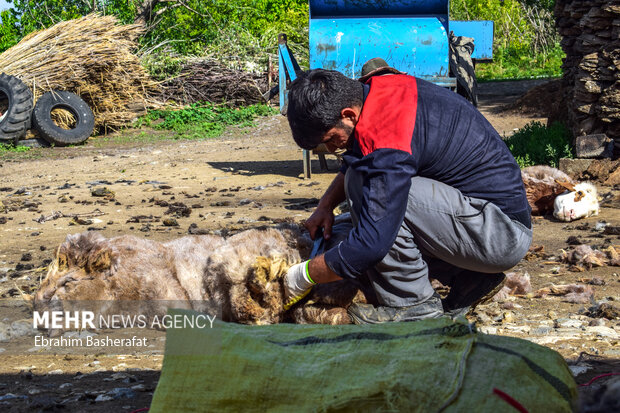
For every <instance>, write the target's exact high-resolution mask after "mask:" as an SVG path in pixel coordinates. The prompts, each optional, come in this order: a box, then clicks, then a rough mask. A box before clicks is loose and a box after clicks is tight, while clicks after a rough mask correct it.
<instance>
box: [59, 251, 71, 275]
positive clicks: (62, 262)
mask: <svg viewBox="0 0 620 413" xmlns="http://www.w3.org/2000/svg"><path fill="white" fill-rule="evenodd" d="M56 265H57V267H58V271H63V270H66V269H67V268H68V267H69V257H67V255H66V254H65V253H64V252H61V251H60V248H59V249H58V254H57V257H56Z"/></svg>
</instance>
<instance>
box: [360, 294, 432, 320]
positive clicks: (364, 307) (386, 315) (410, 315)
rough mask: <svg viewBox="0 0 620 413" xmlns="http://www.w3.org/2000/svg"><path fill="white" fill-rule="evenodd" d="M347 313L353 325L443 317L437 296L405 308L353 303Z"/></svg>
mask: <svg viewBox="0 0 620 413" xmlns="http://www.w3.org/2000/svg"><path fill="white" fill-rule="evenodd" d="M348 313H349V316H351V319H352V320H353V322H354V323H355V324H380V323H387V322H399V321H418V320H424V319H426V318H438V317H441V316H442V315H443V307H442V305H441V298H440V297H439V295H438V294H433V295H432V296H431V298H429V299H428V300H426V301H424V302H423V303H420V304H415V305H410V306H407V307H385V306H374V305H372V304H360V303H353V304H351V305H350V306H349V309H348Z"/></svg>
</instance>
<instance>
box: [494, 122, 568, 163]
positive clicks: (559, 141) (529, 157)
mask: <svg viewBox="0 0 620 413" xmlns="http://www.w3.org/2000/svg"><path fill="white" fill-rule="evenodd" d="M570 136H571V135H570V132H569V130H568V129H567V128H566V126H564V124H562V123H559V122H555V123H553V124H552V125H551V126H550V127H546V126H545V125H543V124H542V123H540V122H532V123H529V124H527V125H525V126H524V127H523V128H521V129H519V130H518V131H517V132H515V133H514V135H512V136H511V137H509V138H508V139H506V140H505V142H506V145H507V146H508V149H510V152H512V155H513V156H514V157H515V159H516V161H517V163H518V164H519V167H521V168H524V167H526V166H531V165H549V166H553V167H555V168H557V167H558V165H559V162H560V158H573V157H574V156H573V148H572V147H571V144H570V142H571V137H570Z"/></svg>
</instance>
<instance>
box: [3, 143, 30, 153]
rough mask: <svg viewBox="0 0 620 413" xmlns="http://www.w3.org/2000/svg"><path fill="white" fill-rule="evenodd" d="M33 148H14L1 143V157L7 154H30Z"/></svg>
mask: <svg viewBox="0 0 620 413" xmlns="http://www.w3.org/2000/svg"><path fill="white" fill-rule="evenodd" d="M30 149H31V148H30V147H28V146H14V145H11V144H7V143H0V155H3V154H5V153H7V152H28V151H29V150H30Z"/></svg>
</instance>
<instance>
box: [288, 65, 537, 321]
mask: <svg viewBox="0 0 620 413" xmlns="http://www.w3.org/2000/svg"><path fill="white" fill-rule="evenodd" d="M374 72H382V74H385V75H383V76H366V77H368V79H364V78H363V79H361V80H365V83H362V82H360V81H357V80H353V79H349V78H347V77H345V76H344V75H342V74H341V73H339V72H336V71H328V70H322V69H316V70H311V71H308V72H305V73H303V74H301V75H300V76H299V77H298V79H296V80H295V81H294V82H293V83H292V85H291V87H290V93H289V105H288V113H287V117H288V121H289V124H290V127H291V130H292V133H293V138H294V139H295V142H296V143H297V144H298V145H299V146H300V147H302V148H304V149H312V148H315V147H316V146H317V145H319V144H321V143H323V144H325V145H326V146H327V148H328V150H330V151H332V152H333V151H336V150H338V149H346V150H347V152H346V153H345V154H344V156H343V158H344V165H343V168H342V170H341V171H340V173H338V175H337V176H336V177H335V179H334V180H333V182H332V183H331V185H330V186H329V188H328V189H327V191H326V192H325V194H324V195H323V197H322V199H321V201H320V202H319V205H318V206H317V209H316V210H315V212H314V213H313V214H312V215H311V217H310V218H309V219H308V220H307V222H306V224H305V225H306V228H307V229H308V230H309V232H310V235H311V237H312V238H313V239H314V238H315V237H317V236H319V234H320V231H319V229H320V228H323V229H324V232H323V234H324V235H323V236H324V237H325V238H329V237H330V236H331V229H332V225H333V222H334V215H333V209H334V208H335V207H336V206H337V205H338V204H339V203H340V202H342V201H344V200H345V198H346V200H348V202H349V205H350V207H351V215H352V218H353V223H354V229H353V230H351V232H350V233H349V234H348V237H347V238H346V239H345V240H344V241H342V242H340V243H339V244H338V245H337V246H336V247H334V248H332V249H331V250H329V251H327V252H325V253H324V254H322V255H319V256H317V257H315V258H313V259H312V260H310V261H307V262H304V263H301V264H298V265H295V266H293V267H291V269H290V270H289V271H288V273H287V275H286V280H285V290H286V298H285V299H286V300H287V301H286V303H285V304H286V308H289V307H290V306H292V305H293V304H295V303H296V302H297V301H299V300H300V299H301V298H303V297H304V296H305V295H306V294H307V293H308V292H309V291H310V289H311V287H312V286H313V285H314V284H315V283H327V282H331V281H336V280H339V279H341V278H349V279H352V280H355V281H356V282H357V283H358V284H359V286H360V288H361V289H362V290H363V291H364V292H365V293H366V296H367V299H369V302H370V303H371V304H353V305H351V307H350V308H349V314H350V316H351V317H352V319H353V321H354V322H356V323H358V324H360V323H380V322H386V321H415V320H420V319H425V318H435V317H440V316H442V315H443V314H444V312H445V313H447V314H449V315H452V316H456V315H462V314H466V313H467V312H468V311H470V310H471V309H472V308H473V307H475V306H476V305H477V304H478V303H480V302H482V301H484V300H485V299H488V298H490V297H491V296H492V295H493V294H494V293H495V292H497V291H498V290H499V289H500V288H501V286H502V284H503V281H504V278H505V276H504V274H503V273H502V271H506V270H507V269H509V268H511V267H513V266H514V265H515V264H517V263H518V262H519V261H520V260H521V258H522V257H523V256H524V255H525V254H526V252H527V250H528V248H529V246H530V243H531V240H532V230H531V222H530V208H529V205H528V203H527V199H526V197H525V190H524V187H523V182H522V180H521V174H520V170H519V167H518V166H517V164H516V162H515V160H514V158H513V156H512V154H511V153H510V152H509V151H508V148H507V147H506V145H505V144H504V142H503V141H502V140H501V138H500V136H499V135H498V134H497V132H496V131H495V130H494V128H493V127H492V126H491V124H489V122H488V121H487V120H486V119H485V118H484V117H483V116H482V114H480V113H479V112H478V111H477V110H476V109H475V108H474V107H473V106H472V105H471V104H470V103H469V102H467V101H466V100H465V99H463V98H462V97H460V96H459V95H457V94H456V93H454V92H452V91H449V90H447V89H444V88H442V87H440V86H436V85H434V84H432V83H429V82H426V81H424V80H421V79H417V78H415V77H412V76H408V75H405V74H401V73H400V72H398V71H396V70H395V69H392V68H388V67H383V68H379V69H377V70H374ZM386 73H387V74H386ZM370 74H374V73H373V72H371V73H370ZM429 277H431V278H436V279H438V280H439V281H441V282H442V283H443V284H447V285H449V286H450V287H451V291H450V293H449V295H448V296H447V298H445V300H444V301H443V303H442V301H441V299H440V297H439V295H438V294H437V293H435V291H434V290H433V288H432V287H431V283H430V281H429Z"/></svg>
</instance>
